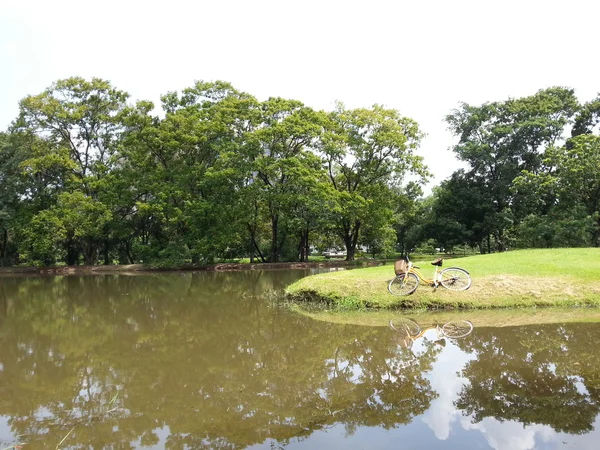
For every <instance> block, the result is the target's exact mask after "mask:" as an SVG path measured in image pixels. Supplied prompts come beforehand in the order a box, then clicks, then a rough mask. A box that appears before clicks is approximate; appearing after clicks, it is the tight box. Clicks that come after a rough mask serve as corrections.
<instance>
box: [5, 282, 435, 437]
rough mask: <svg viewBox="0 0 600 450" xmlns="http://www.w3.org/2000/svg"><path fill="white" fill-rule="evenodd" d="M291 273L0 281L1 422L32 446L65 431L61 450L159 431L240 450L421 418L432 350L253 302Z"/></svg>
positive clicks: (376, 331)
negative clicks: (340, 428)
mask: <svg viewBox="0 0 600 450" xmlns="http://www.w3.org/2000/svg"><path fill="white" fill-rule="evenodd" d="M293 276H296V277H297V276H298V275H293V274H292V275H290V272H281V273H280V272H264V273H261V272H244V273H239V272H238V273H200V274H189V273H188V274H171V275H164V274H152V275H142V276H135V277H125V276H107V277H103V276H95V277H65V278H32V279H27V280H19V281H15V280H14V279H3V280H2V281H3V283H2V285H0V324H3V325H2V328H1V329H0V345H1V351H0V364H2V365H1V366H0V367H1V368H2V369H1V370H0V399H1V400H0V415H5V416H8V417H9V424H10V426H11V427H12V430H13V433H14V434H15V435H24V437H23V438H22V439H23V441H25V442H26V443H28V444H30V445H33V446H35V442H36V441H37V442H38V445H41V446H44V447H45V446H49V445H56V444H57V443H58V442H59V441H60V439H62V437H63V436H65V435H66V434H67V432H69V430H70V429H71V428H72V427H74V426H75V429H74V430H73V432H72V433H71V434H70V435H69V438H68V441H67V442H66V444H68V445H69V446H77V447H78V448H92V447H94V448H96V447H108V446H123V445H125V446H127V444H126V443H134V442H138V441H139V442H141V443H142V444H143V445H151V444H156V443H158V442H159V438H158V436H157V434H156V430H157V429H160V428H165V427H168V428H169V430H170V435H169V437H168V438H167V445H168V447H169V448H182V447H184V446H189V447H193V448H202V447H209V448H240V447H245V446H248V445H252V444H255V443H260V442H264V440H265V439H266V438H272V439H275V440H278V441H280V442H287V441H288V440H289V439H292V438H301V437H302V436H307V435H310V434H311V433H312V432H313V431H314V430H316V429H320V428H324V427H328V426H330V425H332V424H335V423H343V424H344V425H345V426H346V427H347V430H348V432H352V431H353V430H354V429H355V427H357V426H360V425H378V426H383V427H386V428H391V427H394V426H396V425H397V424H401V423H408V422H409V421H410V420H411V419H412V417H414V416H415V415H417V414H421V413H422V412H423V411H425V410H426V409H427V408H428V406H429V403H430V401H431V399H432V398H433V397H434V395H435V393H434V392H432V390H431V388H430V386H429V383H428V382H427V381H426V380H424V379H423V377H422V373H423V372H424V371H426V370H429V369H430V368H431V364H432V362H433V360H435V357H436V355H437V353H436V352H435V351H427V352H425V354H424V355H423V356H422V357H421V358H419V359H418V360H416V362H414V361H413V360H412V359H411V358H412V356H411V355H410V354H409V353H407V352H405V349H402V348H399V347H398V346H397V345H396V344H395V343H394V342H393V340H392V339H391V338H390V333H389V330H387V329H373V328H362V327H351V326H333V325H331V324H325V323H320V322H316V321H312V320H309V319H305V318H303V317H301V316H296V315H292V314H288V313H282V312H281V311H278V310H277V309H273V308H271V307H270V305H271V304H270V302H265V301H263V300H262V299H261V295H260V293H261V292H265V291H270V290H273V289H279V288H280V287H282V286H283V285H285V284H287V283H289V282H291V281H293V279H290V277H293ZM282 280H283V281H282ZM409 359H411V360H410V361H411V363H410V364H408V363H406V361H409ZM117 392H118V395H117V396H116V397H115V394H117ZM115 408H116V409H115Z"/></svg>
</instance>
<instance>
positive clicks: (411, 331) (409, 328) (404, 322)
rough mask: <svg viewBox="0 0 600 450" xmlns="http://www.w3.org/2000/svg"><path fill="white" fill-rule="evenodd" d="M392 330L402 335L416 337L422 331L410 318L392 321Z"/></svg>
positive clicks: (399, 318) (398, 318)
mask: <svg viewBox="0 0 600 450" xmlns="http://www.w3.org/2000/svg"><path fill="white" fill-rule="evenodd" d="M390 328H391V329H392V330H396V331H398V332H400V333H406V334H408V335H409V336H416V335H417V334H419V332H420V331H421V327H420V326H419V324H418V323H417V322H415V321H414V320H412V319H409V318H408V317H397V318H395V319H391V320H390Z"/></svg>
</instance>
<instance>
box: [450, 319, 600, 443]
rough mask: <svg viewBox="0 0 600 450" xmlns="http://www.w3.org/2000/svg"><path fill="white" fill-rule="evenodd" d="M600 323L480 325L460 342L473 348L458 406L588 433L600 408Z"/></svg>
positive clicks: (480, 415) (486, 414) (477, 418)
mask: <svg viewBox="0 0 600 450" xmlns="http://www.w3.org/2000/svg"><path fill="white" fill-rule="evenodd" d="M599 340H600V327H599V326H598V324H569V325H556V324H554V325H539V326H523V327H511V328H479V329H477V333H475V334H474V335H473V336H470V337H469V338H468V339H465V340H464V341H460V342H458V343H457V344H458V345H459V346H460V347H461V348H462V349H463V350H465V351H472V352H474V353H475V355H476V359H475V360H473V361H470V362H469V363H468V364H467V365H466V367H465V368H464V370H463V371H462V376H464V377H466V378H467V379H468V380H469V382H470V383H469V385H467V386H465V387H464V388H463V390H462V392H461V393H460V398H459V399H458V400H457V402H456V406H457V407H458V408H459V409H462V410H463V411H464V414H466V415H471V414H472V415H473V420H474V421H476V422H479V421H481V420H482V419H484V418H485V417H495V418H496V419H499V420H515V421H519V422H521V423H523V424H524V425H528V424H534V423H536V424H544V425H549V426H551V427H552V428H554V429H555V430H556V431H560V432H566V433H574V434H575V433H576V434H581V433H586V432H589V431H591V430H592V429H593V426H592V424H593V422H594V420H595V418H596V416H597V415H598V413H599V412H600V396H599V393H600V391H599V389H600V380H599V374H600V361H599V360H598V358H597V351H596V348H595V343H596V342H598V341H599Z"/></svg>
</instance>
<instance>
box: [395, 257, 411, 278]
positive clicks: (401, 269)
mask: <svg viewBox="0 0 600 450" xmlns="http://www.w3.org/2000/svg"><path fill="white" fill-rule="evenodd" d="M394 272H396V275H400V274H401V273H406V272H408V262H407V261H406V259H404V258H402V259H399V260H398V261H396V262H395V263H394Z"/></svg>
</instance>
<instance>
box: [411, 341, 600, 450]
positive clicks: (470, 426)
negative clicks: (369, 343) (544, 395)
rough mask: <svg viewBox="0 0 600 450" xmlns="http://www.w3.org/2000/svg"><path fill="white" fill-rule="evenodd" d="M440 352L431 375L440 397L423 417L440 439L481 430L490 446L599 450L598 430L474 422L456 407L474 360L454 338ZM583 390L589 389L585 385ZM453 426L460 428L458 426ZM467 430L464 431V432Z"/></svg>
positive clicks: (599, 425)
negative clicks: (567, 430) (465, 374)
mask: <svg viewBox="0 0 600 450" xmlns="http://www.w3.org/2000/svg"><path fill="white" fill-rule="evenodd" d="M449 344H450V345H447V346H446V348H445V349H444V350H443V351H442V352H441V353H440V355H439V357H438V359H437V361H436V362H435V364H434V369H433V370H432V371H431V372H430V373H429V374H428V375H427V378H428V379H429V380H430V382H431V386H432V388H433V389H434V390H435V391H436V392H437V393H438V394H439V397H438V398H436V399H435V400H433V401H432V402H431V407H430V408H429V410H428V411H427V412H426V413H425V414H424V415H423V417H422V420H423V422H424V423H426V424H427V426H428V427H429V428H430V429H431V430H432V431H433V434H434V435H435V437H436V438H437V439H439V440H444V441H445V440H447V439H448V438H449V437H450V436H451V435H452V434H453V431H454V433H460V432H461V431H460V429H462V430H464V431H467V432H469V431H479V432H480V433H481V434H482V435H483V437H484V438H485V440H486V441H487V443H488V444H489V446H490V448H493V449H495V450H530V449H539V448H543V449H559V448H578V449H583V450H592V449H593V450H596V449H597V448H598V442H597V441H598V436H597V433H596V432H592V433H588V434H584V435H570V434H565V433H557V432H556V431H554V430H553V429H552V427H550V426H548V425H539V424H533V425H526V426H523V424H522V423H520V422H515V421H499V420H497V419H495V418H493V417H486V418H485V419H483V420H482V421H481V422H478V423H473V418H472V417H464V416H463V415H462V412H461V411H459V410H456V409H455V406H454V402H455V401H456V400H457V399H458V397H459V393H460V390H461V388H462V386H463V384H465V383H468V380H467V379H465V378H460V377H457V376H456V374H457V373H458V372H460V371H461V370H462V369H463V367H464V366H465V364H466V363H467V362H468V361H469V360H471V359H473V357H472V356H470V355H468V354H465V353H463V352H462V351H461V350H459V349H458V348H457V347H456V346H455V345H453V343H452V341H451V340H449ZM579 384H581V383H578V390H579V391H587V390H586V389H585V387H584V386H583V385H581V386H579ZM453 427H460V428H459V429H456V428H455V429H454V430H453ZM594 429H595V430H597V429H600V416H599V417H597V418H596V420H595V423H594ZM464 431H463V432H464ZM567 444H568V445H567Z"/></svg>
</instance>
